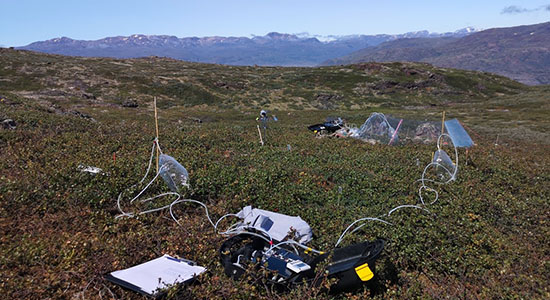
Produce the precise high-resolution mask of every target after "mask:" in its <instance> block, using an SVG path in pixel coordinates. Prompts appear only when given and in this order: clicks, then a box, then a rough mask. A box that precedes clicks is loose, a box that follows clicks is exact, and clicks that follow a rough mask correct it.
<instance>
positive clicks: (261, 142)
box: [256, 125, 264, 146]
mask: <svg viewBox="0 0 550 300" xmlns="http://www.w3.org/2000/svg"><path fill="white" fill-rule="evenodd" d="M256 127H257V128H258V133H259V134H260V144H262V146H263V145H264V140H263V139H262V131H261V130H260V125H256Z"/></svg>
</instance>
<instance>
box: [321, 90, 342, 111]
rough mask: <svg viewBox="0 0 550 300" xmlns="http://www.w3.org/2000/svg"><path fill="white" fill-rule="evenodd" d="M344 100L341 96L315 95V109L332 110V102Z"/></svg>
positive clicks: (333, 106)
mask: <svg viewBox="0 0 550 300" xmlns="http://www.w3.org/2000/svg"><path fill="white" fill-rule="evenodd" d="M342 99H344V96H342V95H335V94H327V93H319V94H317V95H315V100H316V101H317V105H316V107H318V108H321V109H334V108H335V107H336V106H335V105H334V102H336V101H340V100H342Z"/></svg>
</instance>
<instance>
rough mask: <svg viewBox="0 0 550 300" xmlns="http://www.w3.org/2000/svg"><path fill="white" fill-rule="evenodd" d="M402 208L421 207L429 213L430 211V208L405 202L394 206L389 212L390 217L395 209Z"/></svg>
mask: <svg viewBox="0 0 550 300" xmlns="http://www.w3.org/2000/svg"><path fill="white" fill-rule="evenodd" d="M402 208H416V209H421V210H424V211H427V212H428V213H429V212H430V211H429V210H427V209H425V208H423V207H421V206H418V205H410V204H405V205H399V206H397V207H394V208H392V209H391V210H390V211H389V212H388V217H389V216H391V214H392V213H393V212H394V211H397V210H400V209H402Z"/></svg>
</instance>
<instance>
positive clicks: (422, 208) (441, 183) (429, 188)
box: [334, 115, 458, 248]
mask: <svg viewBox="0 0 550 300" xmlns="http://www.w3.org/2000/svg"><path fill="white" fill-rule="evenodd" d="M372 116H373V115H371V117H372ZM369 118H370V117H369ZM384 119H385V116H384ZM385 121H386V122H387V120H385ZM443 136H447V137H449V138H450V139H451V143H452V138H451V137H450V136H449V135H448V134H446V133H443V134H441V135H440V136H439V137H438V138H437V150H441V140H442V138H443ZM453 147H454V150H455V168H454V172H451V171H450V170H449V169H448V168H447V167H445V166H443V165H442V164H440V163H438V162H430V163H429V164H428V165H427V166H426V167H425V168H424V170H423V172H422V177H421V178H420V179H419V180H417V181H420V182H421V183H422V186H420V188H419V189H418V195H419V197H420V202H421V203H422V204H421V205H422V206H425V205H426V203H425V202H424V198H423V197H422V191H423V190H426V191H430V192H434V193H435V199H434V200H433V201H432V202H430V204H434V203H435V202H437V200H438V199H439V193H438V192H437V190H435V189H433V188H431V187H429V186H427V185H426V182H432V183H435V184H440V185H443V184H447V183H449V182H451V181H453V180H455V179H456V173H457V172H458V149H457V147H456V146H455V145H454V143H453ZM433 166H436V167H441V168H443V170H445V171H446V172H447V173H448V174H449V176H450V178H449V179H448V180H446V181H437V180H431V179H426V178H425V176H426V172H427V170H428V169H429V168H430V167H433ZM422 206H420V205H410V204H406V205H399V206H397V207H394V208H392V209H391V210H390V211H389V212H388V213H387V214H385V215H382V216H380V217H383V216H388V217H389V216H391V214H392V213H393V212H395V211H397V210H400V209H402V208H416V209H421V210H424V211H426V212H428V213H430V211H429V210H428V209H426V208H424V207H422ZM380 217H378V218H371V217H366V218H361V219H357V220H355V221H353V223H351V224H350V225H349V226H348V227H347V228H346V230H344V232H343V233H342V234H341V235H340V237H339V238H338V241H337V242H336V244H335V245H334V247H335V248H336V247H337V246H338V245H339V244H340V242H342V240H343V239H344V237H345V236H346V233H347V232H348V231H349V229H350V228H351V227H353V225H355V224H357V223H358V222H362V221H379V222H382V223H385V224H388V225H393V224H392V223H389V222H387V221H384V220H382V219H380ZM365 225H366V223H365V224H361V225H359V226H357V228H355V229H354V230H353V231H351V232H350V233H349V234H352V233H354V232H356V231H357V230H359V229H360V228H362V227H363V226H365Z"/></svg>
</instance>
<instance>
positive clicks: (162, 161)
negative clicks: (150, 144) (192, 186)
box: [159, 154, 189, 193]
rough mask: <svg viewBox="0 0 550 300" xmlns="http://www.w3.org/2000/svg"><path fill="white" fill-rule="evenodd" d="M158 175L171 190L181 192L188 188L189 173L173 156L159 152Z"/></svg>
mask: <svg viewBox="0 0 550 300" xmlns="http://www.w3.org/2000/svg"><path fill="white" fill-rule="evenodd" d="M159 165H160V176H161V177H162V179H164V182H166V185H168V187H169V188H170V190H171V191H172V192H175V193H178V192H181V191H182V189H184V188H189V173H188V172H187V170H186V169H185V168H184V167H183V166H182V165H181V164H180V163H178V161H176V160H175V159H174V158H173V157H171V156H169V155H166V154H161V155H160V156H159Z"/></svg>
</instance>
